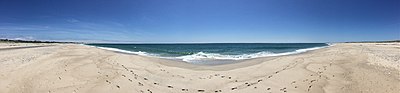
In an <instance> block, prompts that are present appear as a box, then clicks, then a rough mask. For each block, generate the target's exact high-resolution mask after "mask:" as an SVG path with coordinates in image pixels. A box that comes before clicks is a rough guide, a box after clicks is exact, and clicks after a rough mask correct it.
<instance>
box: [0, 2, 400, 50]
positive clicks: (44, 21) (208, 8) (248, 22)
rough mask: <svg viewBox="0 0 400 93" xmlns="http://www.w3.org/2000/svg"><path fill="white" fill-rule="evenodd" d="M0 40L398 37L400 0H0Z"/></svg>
mask: <svg viewBox="0 0 400 93" xmlns="http://www.w3.org/2000/svg"><path fill="white" fill-rule="evenodd" d="M0 38H8V39H22V40H53V41H79V42H132V43H179V42H181V43H188V42H189V43H196V42H200V43H316V42H344V41H377V40H396V39H397V40H399V39H400V0H0Z"/></svg>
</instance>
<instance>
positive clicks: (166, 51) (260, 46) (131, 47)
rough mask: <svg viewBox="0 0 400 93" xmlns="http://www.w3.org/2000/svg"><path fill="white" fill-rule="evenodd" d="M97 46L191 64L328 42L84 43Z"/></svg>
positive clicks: (299, 49) (321, 45) (284, 52)
mask: <svg viewBox="0 0 400 93" xmlns="http://www.w3.org/2000/svg"><path fill="white" fill-rule="evenodd" d="M87 45H90V46H95V47H97V48H101V49H106V50H111V51H116V52H123V53H129V54H137V55H142V56H151V57H159V58H165V59H172V60H181V61H184V62H188V63H193V64H203V65H218V64H227V63H234V62H238V61H240V60H244V59H252V58H259V57H271V56H283V55H290V54H298V53H303V52H307V51H310V50H315V49H320V48H324V47H327V46H329V44H326V43H201V44H87Z"/></svg>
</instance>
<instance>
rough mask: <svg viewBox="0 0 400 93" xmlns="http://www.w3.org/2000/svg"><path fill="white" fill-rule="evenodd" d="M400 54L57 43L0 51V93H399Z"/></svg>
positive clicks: (343, 47) (353, 48) (375, 49)
mask: <svg viewBox="0 0 400 93" xmlns="http://www.w3.org/2000/svg"><path fill="white" fill-rule="evenodd" d="M1 45H2V46H1V47H0V48H7V44H1ZM18 46H19V47H23V46H24V45H23V44H22V45H18ZM18 46H17V47H18ZM12 47H15V46H12ZM399 59H400V44H399V43H387V44H373V43H370V44H365V43H364V44H360V43H352V44H337V45H335V46H332V47H329V48H325V49H320V50H316V51H310V52H307V53H303V54H297V55H289V56H281V57H268V58H258V59H252V60H245V61H244V62H240V63H236V64H227V65H219V66H197V65H191V64H187V63H184V62H176V61H171V60H165V59H158V58H150V57H143V56H137V55H128V54H121V53H115V52H112V51H106V50H101V49H97V48H94V47H88V46H83V45H74V44H64V45H62V44H60V45H56V46H47V47H36V48H23V49H9V50H0V93H141V92H143V93H198V92H205V93H215V92H223V93H269V92H274V93H276V92H290V93H293V92H295V93H303V92H304V93H306V92H311V93H323V92H329V93H332V92H333V93H354V92H355V93H361V92H362V93H398V92H399V91H400V76H399V74H400V66H399V65H400V60H399Z"/></svg>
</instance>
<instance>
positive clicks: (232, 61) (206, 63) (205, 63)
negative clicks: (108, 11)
mask: <svg viewBox="0 0 400 93" xmlns="http://www.w3.org/2000/svg"><path fill="white" fill-rule="evenodd" d="M325 44H327V46H319V47H310V48H303V49H297V50H295V51H290V52H283V53H276V54H275V53H273V54H268V55H264V56H260V57H254V58H244V59H206V60H208V61H204V60H203V61H201V60H198V62H189V61H185V60H184V59H180V58H178V57H162V56H154V55H157V54H151V53H147V52H143V51H139V52H135V51H129V50H123V49H118V48H111V47H100V46H95V45H86V44H80V45H83V46H89V47H94V48H98V49H103V50H106V51H113V52H115V53H122V54H131V55H138V56H146V57H150V58H160V59H166V60H171V61H178V62H185V63H189V64H194V65H200V66H218V65H225V64H236V63H240V62H245V61H247V60H252V59H258V58H267V57H280V56H289V55H297V54H303V53H307V52H309V51H315V50H319V49H324V48H329V47H332V46H334V43H325ZM263 52H265V51H263ZM258 53H259V52H258ZM253 54H254V53H253ZM192 55H193V54H192ZM242 55H243V54H242ZM184 56H189V55H184ZM179 57H183V56H179ZM213 62H222V63H213Z"/></svg>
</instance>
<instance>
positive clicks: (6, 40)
mask: <svg viewBox="0 0 400 93" xmlns="http://www.w3.org/2000/svg"><path fill="white" fill-rule="evenodd" d="M0 42H11V43H68V44H83V42H58V41H41V40H12V39H0Z"/></svg>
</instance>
